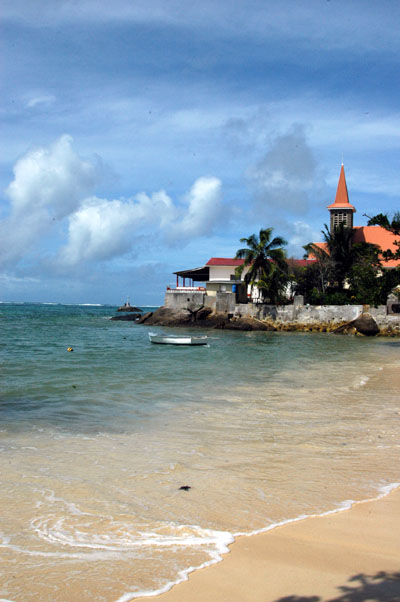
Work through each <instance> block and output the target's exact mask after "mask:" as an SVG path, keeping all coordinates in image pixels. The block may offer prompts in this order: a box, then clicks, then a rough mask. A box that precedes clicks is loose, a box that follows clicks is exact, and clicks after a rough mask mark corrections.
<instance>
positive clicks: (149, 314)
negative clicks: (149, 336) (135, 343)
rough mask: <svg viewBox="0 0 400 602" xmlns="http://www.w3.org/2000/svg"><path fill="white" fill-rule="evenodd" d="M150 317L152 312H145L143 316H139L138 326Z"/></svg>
mask: <svg viewBox="0 0 400 602" xmlns="http://www.w3.org/2000/svg"><path fill="white" fill-rule="evenodd" d="M152 315H153V312H152V311H147V312H146V313H145V314H143V315H142V316H140V318H139V320H138V324H143V323H144V322H146V320H148V319H149V318H151V316H152Z"/></svg>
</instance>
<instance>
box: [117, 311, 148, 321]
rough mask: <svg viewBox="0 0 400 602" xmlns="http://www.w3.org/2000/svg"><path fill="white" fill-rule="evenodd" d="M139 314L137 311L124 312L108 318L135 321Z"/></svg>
mask: <svg viewBox="0 0 400 602" xmlns="http://www.w3.org/2000/svg"><path fill="white" fill-rule="evenodd" d="M118 311H119V310H118ZM141 316H142V314H138V313H132V314H124V315H123V316H113V317H112V318H110V320H125V321H127V322H136V321H137V320H138V319H139V318H140V317H141Z"/></svg>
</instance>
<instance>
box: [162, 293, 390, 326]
mask: <svg viewBox="0 0 400 602" xmlns="http://www.w3.org/2000/svg"><path fill="white" fill-rule="evenodd" d="M235 300H236V295H235V294H234V293H219V292H218V293H216V294H215V295H213V296H212V295H206V294H205V293H202V292H194V291H193V292H185V293H183V292H179V293H178V292H175V291H167V293H166V295H165V302H164V305H165V307H168V308H170V309H176V310H179V309H187V308H189V309H191V310H192V311H193V310H195V309H197V308H199V307H201V306H202V305H204V306H205V307H210V308H211V309H212V310H213V311H216V312H218V313H221V314H234V315H235V316H238V317H243V318H246V317H248V318H257V319H258V320H265V319H267V320H271V321H276V322H280V323H298V324H304V325H308V324H321V323H325V324H327V323H331V324H342V323H343V322H351V321H352V320H355V319H356V318H357V317H358V316H359V315H360V314H361V313H362V312H363V311H368V312H369V313H370V314H371V315H372V316H373V317H374V318H375V320H376V321H377V323H378V325H379V326H394V325H400V315H391V316H388V315H387V306H386V305H380V306H379V307H369V306H365V305H296V304H294V305H263V304H256V303H254V304H253V303H235Z"/></svg>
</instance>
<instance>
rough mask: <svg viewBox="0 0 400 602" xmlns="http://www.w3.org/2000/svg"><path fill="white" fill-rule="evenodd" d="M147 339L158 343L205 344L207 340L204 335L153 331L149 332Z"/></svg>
mask: <svg viewBox="0 0 400 602" xmlns="http://www.w3.org/2000/svg"><path fill="white" fill-rule="evenodd" d="M149 340H150V343H157V344H158V345H207V342H208V339H207V337H206V336H202V337H193V336H191V335H184V336H177V335H173V334H168V335H167V334H155V333H154V332H149Z"/></svg>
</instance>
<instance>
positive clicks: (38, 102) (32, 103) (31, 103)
mask: <svg viewBox="0 0 400 602" xmlns="http://www.w3.org/2000/svg"><path fill="white" fill-rule="evenodd" d="M55 101H56V97H55V96H54V95H53V94H42V95H34V96H32V97H31V98H30V99H29V100H28V101H27V103H26V106H27V107H28V108H29V109H34V108H35V107H37V106H39V107H40V106H42V107H45V108H47V107H49V106H50V105H52V104H53V103H54V102H55Z"/></svg>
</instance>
